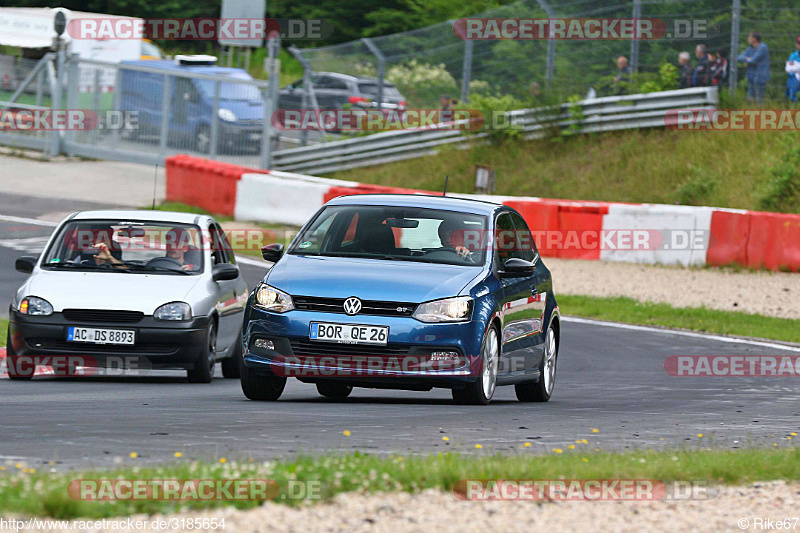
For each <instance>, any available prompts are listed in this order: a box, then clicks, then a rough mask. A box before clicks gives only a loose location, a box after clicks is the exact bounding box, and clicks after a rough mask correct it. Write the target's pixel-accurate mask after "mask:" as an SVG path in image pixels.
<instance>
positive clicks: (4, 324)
mask: <svg viewBox="0 0 800 533" xmlns="http://www.w3.org/2000/svg"><path fill="white" fill-rule="evenodd" d="M7 333H8V319H7V318H2V317H0V346H5V345H6V334H7Z"/></svg>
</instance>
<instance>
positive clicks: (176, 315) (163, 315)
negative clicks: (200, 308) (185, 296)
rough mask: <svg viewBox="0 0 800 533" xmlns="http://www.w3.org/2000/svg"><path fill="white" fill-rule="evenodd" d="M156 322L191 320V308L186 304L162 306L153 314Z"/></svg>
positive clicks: (176, 303)
mask: <svg viewBox="0 0 800 533" xmlns="http://www.w3.org/2000/svg"><path fill="white" fill-rule="evenodd" d="M153 318H155V319H156V320H191V318H192V308H191V307H190V306H189V304H187V303H186V302H170V303H168V304H164V305H162V306H161V307H159V308H158V309H156V311H155V313H153Z"/></svg>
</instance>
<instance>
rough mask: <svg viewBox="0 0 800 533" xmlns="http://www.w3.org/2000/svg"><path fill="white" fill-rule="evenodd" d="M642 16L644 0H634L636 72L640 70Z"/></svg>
mask: <svg viewBox="0 0 800 533" xmlns="http://www.w3.org/2000/svg"><path fill="white" fill-rule="evenodd" d="M641 18H642V0H633V24H634V28H635V30H634V32H633V37H631V70H632V71H633V73H634V74H636V72H637V71H638V70H639V31H640V28H641V26H640V22H639V19H641Z"/></svg>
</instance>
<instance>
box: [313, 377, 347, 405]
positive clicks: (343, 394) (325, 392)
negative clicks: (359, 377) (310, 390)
mask: <svg viewBox="0 0 800 533" xmlns="http://www.w3.org/2000/svg"><path fill="white" fill-rule="evenodd" d="M317 392H319V393H320V394H321V395H322V396H325V397H326V398H331V399H332V400H344V399H345V398H347V397H348V396H350V393H351V392H353V387H351V386H350V385H345V384H343V383H336V382H334V381H322V382H320V383H317Z"/></svg>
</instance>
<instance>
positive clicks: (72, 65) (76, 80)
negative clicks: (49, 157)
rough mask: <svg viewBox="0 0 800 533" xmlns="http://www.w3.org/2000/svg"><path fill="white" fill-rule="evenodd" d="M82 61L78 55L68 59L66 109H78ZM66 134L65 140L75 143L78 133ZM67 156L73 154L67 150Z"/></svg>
mask: <svg viewBox="0 0 800 533" xmlns="http://www.w3.org/2000/svg"><path fill="white" fill-rule="evenodd" d="M79 61H80V59H79V58H78V54H70V55H69V57H68V58H67V64H66V68H67V86H66V90H67V100H66V105H65V108H66V109H77V108H78V93H79V92H80V75H81V74H80V69H79V68H78V67H79V63H78V62H79ZM97 127H98V126H97V125H95V127H94V129H97ZM63 133H64V140H65V141H71V142H74V141H75V138H76V137H77V132H76V131H74V130H69V131H65V132H63ZM67 155H72V152H71V151H69V150H67Z"/></svg>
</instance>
